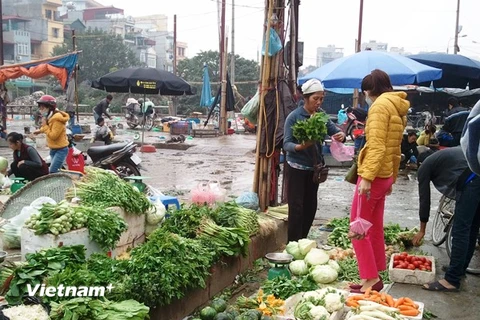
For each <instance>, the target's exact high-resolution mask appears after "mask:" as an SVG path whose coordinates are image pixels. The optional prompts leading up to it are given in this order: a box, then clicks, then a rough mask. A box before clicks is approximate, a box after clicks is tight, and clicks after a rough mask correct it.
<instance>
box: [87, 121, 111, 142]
mask: <svg viewBox="0 0 480 320" xmlns="http://www.w3.org/2000/svg"><path fill="white" fill-rule="evenodd" d="M112 138H113V134H112V131H111V130H110V128H108V127H107V126H106V125H105V120H104V119H103V118H102V117H100V118H98V119H97V128H96V129H95V132H94V134H93V138H92V143H93V142H94V141H104V142H105V144H106V145H109V144H111V143H112Z"/></svg>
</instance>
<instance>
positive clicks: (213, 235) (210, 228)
mask: <svg viewBox="0 0 480 320" xmlns="http://www.w3.org/2000/svg"><path fill="white" fill-rule="evenodd" d="M197 234H198V237H199V239H201V240H204V242H206V243H211V244H212V245H213V246H214V247H215V248H216V250H215V251H216V252H217V253H218V254H219V255H221V256H237V255H240V254H242V255H243V256H246V255H247V253H248V244H249V243H250V237H249V234H248V231H247V230H245V229H243V228H227V227H221V226H219V225H217V224H216V223H215V222H213V221H212V220H211V219H208V218H207V219H203V221H202V223H201V224H200V228H199V229H198V231H197Z"/></svg>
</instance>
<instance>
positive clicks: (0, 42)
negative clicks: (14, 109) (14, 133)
mask: <svg viewBox="0 0 480 320" xmlns="http://www.w3.org/2000/svg"><path fill="white" fill-rule="evenodd" d="M2 6H3V5H2V0H0V45H1V46H2V48H1V49H0V66H3V64H4V63H5V61H4V58H3V8H2ZM0 85H1V86H3V87H4V88H3V89H5V90H6V89H7V87H6V86H5V84H4V83H1V84H0ZM6 95H7V93H6V94H5V96H6ZM6 100H7V99H5V100H4V101H3V102H2V110H1V113H2V126H3V129H4V130H7V101H6Z"/></svg>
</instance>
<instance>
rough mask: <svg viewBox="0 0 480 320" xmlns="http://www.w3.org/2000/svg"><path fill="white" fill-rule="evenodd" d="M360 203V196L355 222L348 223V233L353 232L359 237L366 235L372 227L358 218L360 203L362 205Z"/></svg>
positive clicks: (366, 221)
mask: <svg viewBox="0 0 480 320" xmlns="http://www.w3.org/2000/svg"><path fill="white" fill-rule="evenodd" d="M361 201H362V199H361V195H358V201H357V216H356V217H355V220H353V221H352V222H350V231H353V232H355V233H356V234H359V235H366V234H367V232H368V230H369V229H370V228H371V227H372V223H371V222H370V221H368V220H365V219H363V218H360V212H361V203H362V202H361Z"/></svg>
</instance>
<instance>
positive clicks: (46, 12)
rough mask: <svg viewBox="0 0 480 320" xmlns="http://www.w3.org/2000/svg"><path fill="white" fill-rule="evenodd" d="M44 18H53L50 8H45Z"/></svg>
mask: <svg viewBox="0 0 480 320" xmlns="http://www.w3.org/2000/svg"><path fill="white" fill-rule="evenodd" d="M45 18H47V19H48V20H52V19H53V14H52V10H48V9H46V10H45Z"/></svg>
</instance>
